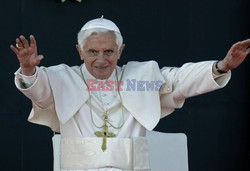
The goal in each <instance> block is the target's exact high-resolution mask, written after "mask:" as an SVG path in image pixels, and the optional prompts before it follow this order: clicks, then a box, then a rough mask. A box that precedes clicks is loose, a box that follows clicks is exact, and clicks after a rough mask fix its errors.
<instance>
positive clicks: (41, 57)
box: [34, 55, 44, 65]
mask: <svg viewBox="0 0 250 171" xmlns="http://www.w3.org/2000/svg"><path fill="white" fill-rule="evenodd" d="M43 58H44V56H43V55H37V57H36V58H35V59H34V65H38V64H39V63H40V62H41V60H42V59H43Z"/></svg>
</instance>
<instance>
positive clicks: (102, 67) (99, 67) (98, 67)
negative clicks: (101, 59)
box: [95, 66, 108, 69]
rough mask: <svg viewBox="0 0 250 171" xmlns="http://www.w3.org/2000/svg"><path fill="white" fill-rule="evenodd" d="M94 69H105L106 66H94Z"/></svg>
mask: <svg viewBox="0 0 250 171" xmlns="http://www.w3.org/2000/svg"><path fill="white" fill-rule="evenodd" d="M95 68H96V69H106V68H108V66H95Z"/></svg>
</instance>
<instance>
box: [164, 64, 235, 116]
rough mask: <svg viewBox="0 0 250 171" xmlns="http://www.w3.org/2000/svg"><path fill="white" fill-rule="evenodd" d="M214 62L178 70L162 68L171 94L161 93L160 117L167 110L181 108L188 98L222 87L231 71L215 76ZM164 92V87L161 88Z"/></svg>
mask: <svg viewBox="0 0 250 171" xmlns="http://www.w3.org/2000/svg"><path fill="white" fill-rule="evenodd" d="M214 62H215V61H206V62H198V63H186V64H184V65H183V66H181V67H180V68H176V67H164V68H162V69H161V72H162V75H163V77H164V78H165V80H166V83H167V84H168V85H169V86H170V89H171V92H170V93H169V92H164V91H163V92H161V107H162V113H163V114H162V115H163V116H166V115H165V114H164V113H168V112H167V110H169V108H170V109H172V110H173V109H174V108H181V107H182V106H183V104H184V102H185V99H186V98H188V97H192V96H196V95H200V94H204V93H207V92H210V91H213V90H216V89H219V88H222V87H224V86H225V85H226V84H227V83H228V81H229V80H230V77H231V71H229V72H227V73H225V74H221V75H218V76H215V75H214V74H213V71H212V70H213V64H214ZM163 90H164V87H163Z"/></svg>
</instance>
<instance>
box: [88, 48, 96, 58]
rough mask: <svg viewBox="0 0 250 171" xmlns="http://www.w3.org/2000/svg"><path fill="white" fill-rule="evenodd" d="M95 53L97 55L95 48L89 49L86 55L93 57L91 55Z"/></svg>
mask: <svg viewBox="0 0 250 171" xmlns="http://www.w3.org/2000/svg"><path fill="white" fill-rule="evenodd" d="M97 55H98V52H97V51H96V50H93V49H90V50H89V51H88V56H91V57H93V56H97Z"/></svg>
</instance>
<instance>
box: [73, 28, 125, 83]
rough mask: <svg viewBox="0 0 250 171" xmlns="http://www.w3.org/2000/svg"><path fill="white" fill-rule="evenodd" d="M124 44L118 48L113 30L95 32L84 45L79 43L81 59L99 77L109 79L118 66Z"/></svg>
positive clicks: (78, 48)
mask: <svg viewBox="0 0 250 171" xmlns="http://www.w3.org/2000/svg"><path fill="white" fill-rule="evenodd" d="M123 48H124V45H122V46H121V47H120V49H119V48H118V45H117V44H116V39H115V34H114V33H113V32H105V33H94V34H92V35H91V36H89V37H88V38H87V39H86V40H85V43H84V45H83V47H82V49H81V48H80V46H79V45H77V50H78V52H79V54H80V57H81V60H83V61H84V63H85V65H86V67H87V69H88V71H89V72H90V73H91V74H92V75H93V76H94V77H95V78H97V79H108V78H109V76H110V75H111V74H112V72H113V70H114V69H115V67H116V64H117V61H118V59H119V58H120V55H121V53H122V50H123Z"/></svg>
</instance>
